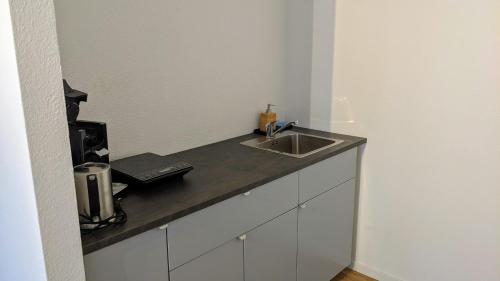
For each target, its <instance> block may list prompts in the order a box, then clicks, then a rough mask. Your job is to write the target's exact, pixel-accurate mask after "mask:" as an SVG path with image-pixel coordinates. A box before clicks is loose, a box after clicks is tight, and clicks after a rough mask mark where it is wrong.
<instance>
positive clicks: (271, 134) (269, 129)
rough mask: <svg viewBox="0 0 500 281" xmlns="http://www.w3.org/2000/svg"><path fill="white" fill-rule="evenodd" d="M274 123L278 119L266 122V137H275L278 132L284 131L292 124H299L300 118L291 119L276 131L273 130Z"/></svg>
mask: <svg viewBox="0 0 500 281" xmlns="http://www.w3.org/2000/svg"><path fill="white" fill-rule="evenodd" d="M274 123H276V121H275V122H270V123H267V124H266V138H268V139H272V138H274V137H275V136H276V134H278V133H279V132H282V131H283V130H285V129H286V128H288V127H289V126H291V125H294V126H297V125H298V124H299V120H296V121H290V122H288V123H286V124H285V125H284V126H283V127H281V128H279V129H278V130H276V131H273V125H274Z"/></svg>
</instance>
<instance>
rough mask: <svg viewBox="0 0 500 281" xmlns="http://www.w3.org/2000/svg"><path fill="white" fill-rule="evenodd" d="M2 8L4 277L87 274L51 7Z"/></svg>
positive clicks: (18, 4)
mask: <svg viewBox="0 0 500 281" xmlns="http://www.w3.org/2000/svg"><path fill="white" fill-rule="evenodd" d="M9 4H10V7H9ZM9 8H10V13H11V17H12V25H11V17H9V12H8V11H9ZM0 13H1V15H0V20H1V24H0V28H1V31H2V32H1V33H0V34H1V36H2V38H1V39H2V40H1V41H2V46H1V49H0V55H1V58H2V63H1V64H0V67H1V73H2V75H1V79H0V81H1V84H0V86H1V95H0V106H1V109H0V118H1V119H2V123H0V131H1V132H2V133H1V138H0V144H1V145H0V154H1V155H2V157H0V171H1V175H2V179H3V183H2V189H1V190H2V196H1V197H0V222H1V223H0V229H1V234H0V237H1V239H0V241H1V242H0V243H1V244H0V245H1V247H0V249H1V250H0V269H1V270H0V279H1V280H37V281H38V280H51V281H52V280H54V281H58V280H61V281H67V280H75V281H78V280H84V279H85V278H84V270H83V259H82V249H81V241H80V231H79V226H78V216H77V209H76V196H75V188H74V182H73V168H72V165H71V156H70V149H69V140H68V128H67V121H66V112H65V106H64V97H63V89H62V82H61V68H60V63H59V52H58V47H57V38H56V30H55V18H54V6H53V3H52V1H51V0H40V1H28V2H26V1H15V0H12V1H10V3H9V1H6V0H2V1H1V9H0ZM12 34H13V36H12ZM12 39H14V40H12ZM4 43H5V44H4ZM14 46H15V53H16V55H17V56H14V53H13V52H14V48H13V47H14ZM16 64H17V66H16ZM16 68H17V70H16ZM21 102H22V104H21ZM42 249H43V252H42ZM4 277H5V278H4Z"/></svg>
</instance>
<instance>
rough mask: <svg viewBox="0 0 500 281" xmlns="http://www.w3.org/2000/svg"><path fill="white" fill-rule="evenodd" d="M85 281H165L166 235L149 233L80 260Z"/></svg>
mask: <svg viewBox="0 0 500 281" xmlns="http://www.w3.org/2000/svg"><path fill="white" fill-rule="evenodd" d="M83 261H84V263H85V275H86V279H87V281H137V280H141V281H168V262H167V234H166V231H165V230H161V229H153V230H150V231H147V232H144V233H142V234H139V235H137V236H134V237H132V238H129V239H127V240H124V241H121V242H118V243H116V244H113V245H111V246H108V247H106V248H103V249H100V250H98V251H95V252H92V253H90V254H88V255H85V256H84V257H83Z"/></svg>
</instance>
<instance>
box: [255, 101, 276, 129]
mask: <svg viewBox="0 0 500 281" xmlns="http://www.w3.org/2000/svg"><path fill="white" fill-rule="evenodd" d="M271 106H275V105H274V104H270V103H269V104H267V109H266V112H261V113H260V118H259V130H260V131H261V132H263V133H265V132H266V124H268V123H272V126H273V127H274V128H273V129H276V128H275V127H276V120H277V118H276V112H272V111H271Z"/></svg>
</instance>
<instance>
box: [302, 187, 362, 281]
mask: <svg viewBox="0 0 500 281" xmlns="http://www.w3.org/2000/svg"><path fill="white" fill-rule="evenodd" d="M354 192H355V180H354V179H352V180H350V181H348V182H346V183H343V184H341V185H339V186H337V187H335V188H333V189H331V190H329V191H327V192H325V193H323V194H321V195H320V196H318V197H315V198H313V199H311V200H309V201H307V202H305V203H304V204H302V205H301V206H300V207H299V215H298V223H299V224H298V236H299V239H298V260H297V266H298V268H297V272H298V278H297V280H298V281H312V280H314V281H328V280H330V279H332V278H333V277H334V276H335V275H337V274H338V273H339V272H340V271H342V270H343V269H344V268H345V267H347V266H348V265H350V264H351V262H352V261H351V259H352V235H353V228H354V225H353V215H354Z"/></svg>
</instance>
